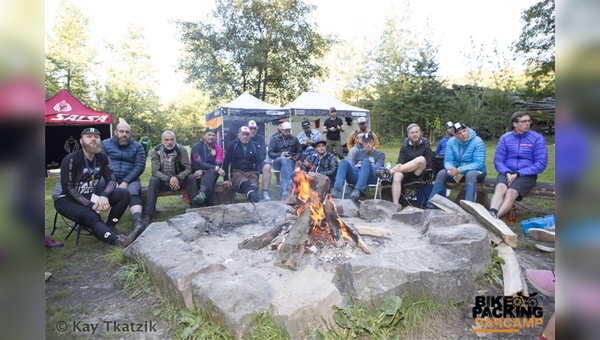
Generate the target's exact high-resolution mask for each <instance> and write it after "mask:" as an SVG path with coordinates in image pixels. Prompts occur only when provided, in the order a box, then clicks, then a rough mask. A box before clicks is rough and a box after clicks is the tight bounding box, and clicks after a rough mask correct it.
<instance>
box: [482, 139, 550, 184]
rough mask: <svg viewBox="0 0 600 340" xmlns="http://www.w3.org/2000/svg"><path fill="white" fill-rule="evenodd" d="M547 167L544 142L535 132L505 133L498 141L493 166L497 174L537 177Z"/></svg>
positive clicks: (546, 150) (546, 153)
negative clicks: (509, 173) (514, 173)
mask: <svg viewBox="0 0 600 340" xmlns="http://www.w3.org/2000/svg"><path fill="white" fill-rule="evenodd" d="M547 165H548V148H547V147H546V140H545V139H544V137H543V136H542V135H540V134H539V133H537V132H535V131H527V132H525V133H524V134H519V133H516V132H515V131H514V130H513V131H511V132H507V133H505V134H504V135H503V136H502V137H500V141H498V147H497V148H496V154H495V155H494V166H495V167H496V171H498V173H499V174H502V175H506V173H507V172H518V174H519V176H530V175H537V174H540V173H541V172H543V171H544V170H545V169H546V166H547Z"/></svg>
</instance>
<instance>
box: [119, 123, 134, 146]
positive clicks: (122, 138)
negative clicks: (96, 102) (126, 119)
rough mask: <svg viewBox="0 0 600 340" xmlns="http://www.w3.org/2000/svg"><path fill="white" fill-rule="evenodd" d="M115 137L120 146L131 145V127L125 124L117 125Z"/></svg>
mask: <svg viewBox="0 0 600 340" xmlns="http://www.w3.org/2000/svg"><path fill="white" fill-rule="evenodd" d="M115 136H117V143H118V144H119V145H121V146H126V145H129V143H131V126H129V124H127V123H119V124H117V131H115Z"/></svg>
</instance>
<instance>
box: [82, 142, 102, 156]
mask: <svg viewBox="0 0 600 340" xmlns="http://www.w3.org/2000/svg"><path fill="white" fill-rule="evenodd" d="M81 146H82V147H83V150H85V151H87V152H89V153H91V154H97V153H100V144H99V143H98V144H97V145H96V146H94V145H92V144H86V143H85V142H83V144H82V145H81Z"/></svg>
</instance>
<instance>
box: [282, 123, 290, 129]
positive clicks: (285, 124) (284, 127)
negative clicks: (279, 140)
mask: <svg viewBox="0 0 600 340" xmlns="http://www.w3.org/2000/svg"><path fill="white" fill-rule="evenodd" d="M281 129H282V130H291V129H292V124H290V123H289V122H283V124H281Z"/></svg>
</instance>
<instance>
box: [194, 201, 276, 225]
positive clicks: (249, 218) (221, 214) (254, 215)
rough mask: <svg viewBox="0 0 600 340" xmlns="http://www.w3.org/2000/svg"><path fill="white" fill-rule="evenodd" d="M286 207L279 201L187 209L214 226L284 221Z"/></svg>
mask: <svg viewBox="0 0 600 340" xmlns="http://www.w3.org/2000/svg"><path fill="white" fill-rule="evenodd" d="M286 209H287V206H286V205H285V204H284V203H283V202H279V201H267V202H260V203H256V208H255V207H254V206H253V205H252V203H237V204H229V205H219V206H212V207H203V208H194V209H187V210H186V211H187V212H194V213H197V214H198V215H200V216H202V218H204V219H206V221H208V222H209V223H211V224H213V225H215V224H224V223H227V224H246V223H258V222H261V221H262V222H263V223H271V222H279V221H283V220H284V219H285V211H286Z"/></svg>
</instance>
